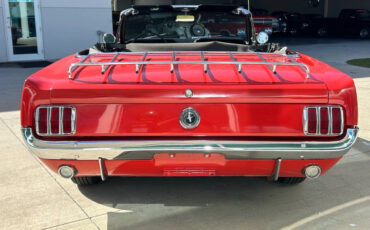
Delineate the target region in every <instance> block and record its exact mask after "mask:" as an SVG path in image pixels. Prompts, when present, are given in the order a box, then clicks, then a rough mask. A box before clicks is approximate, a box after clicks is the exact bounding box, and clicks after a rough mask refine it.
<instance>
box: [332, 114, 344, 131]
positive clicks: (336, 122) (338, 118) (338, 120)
mask: <svg viewBox="0 0 370 230" xmlns="http://www.w3.org/2000/svg"><path fill="white" fill-rule="evenodd" d="M332 117H333V128H332V130H333V133H338V134H340V133H341V132H343V131H342V122H343V121H342V111H341V110H340V109H339V108H333V110H332Z"/></svg>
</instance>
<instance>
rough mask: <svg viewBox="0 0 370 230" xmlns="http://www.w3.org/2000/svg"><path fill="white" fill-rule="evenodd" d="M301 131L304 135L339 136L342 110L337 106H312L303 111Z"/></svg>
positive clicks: (341, 129) (342, 124)
mask: <svg viewBox="0 0 370 230" xmlns="http://www.w3.org/2000/svg"><path fill="white" fill-rule="evenodd" d="M303 118H304V124H303V129H304V133H305V134H306V135H341V134H342V133H343V127H344V120H343V110H342V108H341V107H338V106H312V107H306V108H305V109H304V114H303Z"/></svg>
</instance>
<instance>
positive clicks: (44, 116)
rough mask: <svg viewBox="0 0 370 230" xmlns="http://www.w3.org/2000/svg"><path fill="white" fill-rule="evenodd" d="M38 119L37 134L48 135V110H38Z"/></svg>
mask: <svg viewBox="0 0 370 230" xmlns="http://www.w3.org/2000/svg"><path fill="white" fill-rule="evenodd" d="M36 117H37V118H36V119H38V121H36V122H37V124H36V125H37V128H38V129H37V132H38V133H41V134H46V133H47V132H48V125H47V122H48V110H47V108H40V109H39V110H38V116H36Z"/></svg>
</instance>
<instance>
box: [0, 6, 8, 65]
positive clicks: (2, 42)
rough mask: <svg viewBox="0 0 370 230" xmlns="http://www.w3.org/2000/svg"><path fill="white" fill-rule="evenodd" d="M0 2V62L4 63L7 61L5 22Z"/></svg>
mask: <svg viewBox="0 0 370 230" xmlns="http://www.w3.org/2000/svg"><path fill="white" fill-rule="evenodd" d="M1 3H2V2H1V0H0V62H6V61H7V60H8V54H7V48H6V47H7V44H6V38H5V37H6V36H5V22H4V15H3V7H2V5H1Z"/></svg>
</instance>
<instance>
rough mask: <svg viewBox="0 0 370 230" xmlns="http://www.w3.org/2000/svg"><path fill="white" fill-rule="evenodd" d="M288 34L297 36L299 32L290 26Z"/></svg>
mask: <svg viewBox="0 0 370 230" xmlns="http://www.w3.org/2000/svg"><path fill="white" fill-rule="evenodd" d="M289 34H290V36H292V37H297V36H298V34H299V32H298V30H297V29H296V28H291V29H290V30H289Z"/></svg>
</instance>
